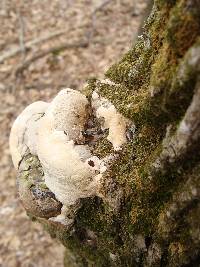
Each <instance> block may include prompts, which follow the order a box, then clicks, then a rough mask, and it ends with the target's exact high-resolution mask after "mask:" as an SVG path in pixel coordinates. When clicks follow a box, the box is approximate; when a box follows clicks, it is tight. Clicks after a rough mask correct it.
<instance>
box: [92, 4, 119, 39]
mask: <svg viewBox="0 0 200 267" xmlns="http://www.w3.org/2000/svg"><path fill="white" fill-rule="evenodd" d="M112 1H114V0H105V1H103V2H102V3H100V4H99V5H98V6H96V7H95V9H94V10H93V12H92V14H91V21H92V22H91V30H90V31H89V32H88V38H89V39H90V40H91V39H92V38H93V36H94V31H95V24H96V14H97V13H98V12H99V11H101V10H102V9H103V8H104V7H105V6H106V5H108V4H109V3H110V2H112Z"/></svg>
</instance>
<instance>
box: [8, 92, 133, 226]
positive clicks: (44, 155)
mask: <svg viewBox="0 0 200 267" xmlns="http://www.w3.org/2000/svg"><path fill="white" fill-rule="evenodd" d="M92 118H93V119H94V118H96V120H93V122H92ZM102 119H103V120H102ZM95 121H98V125H101V128H102V130H104V129H108V132H109V133H108V136H107V139H108V140H109V141H110V142H111V143H112V145H113V147H114V150H119V149H121V147H122V145H123V144H124V143H125V142H126V130H127V127H128V126H129V124H130V122H129V121H128V120H127V119H125V118H124V117H123V116H122V115H121V114H119V113H118V112H117V111H116V109H115V107H114V106H113V105H112V104H111V103H110V102H109V101H108V100H106V99H105V98H100V97H99V96H98V94H97V93H93V97H92V100H91V103H90V102H89V100H88V99H87V98H86V96H85V95H83V94H81V93H80V92H78V91H75V90H72V89H69V88H68V89H63V90H61V91H60V92H59V93H58V95H57V96H56V97H55V98H54V99H53V101H52V102H51V103H45V102H36V103H33V104H31V105H30V106H28V107H27V108H26V109H25V110H24V111H23V112H22V113H21V114H20V115H19V117H18V118H17V119H16V121H15V122H14V124H13V127H12V129H11V134H10V150H11V153H12V159H13V162H14V165H15V168H16V169H18V168H19V166H20V162H21V161H22V160H23V158H24V157H25V156H26V155H27V153H30V154H32V155H35V156H37V157H38V159H39V162H40V164H41V167H42V170H43V172H44V182H45V184H46V186H47V187H48V188H49V190H50V191H51V192H53V194H54V195H55V198H56V199H57V200H58V201H59V202H60V203H62V210H61V214H60V215H58V216H57V217H53V218H51V220H54V221H59V222H62V223H64V224H66V225H69V224H71V223H72V222H73V218H72V216H71V214H72V213H73V214H74V212H73V211H74V210H76V209H77V207H78V206H79V203H80V199H82V198H86V197H90V196H94V195H99V188H100V185H101V177H102V173H103V172H105V171H106V169H107V168H106V162H107V161H108V157H107V158H98V157H96V156H94V155H92V152H91V151H92V149H91V147H92V144H93V143H94V140H97V139H98V138H97V137H95V138H93V139H94V140H93V143H92V142H90V140H88V139H87V137H86V135H85V134H84V133H86V132H92V133H93V135H92V136H91V139H92V137H94V135H98V131H97V132H96V133H94V132H95V131H94V129H97V126H96V125H95ZM99 138H100V137H99ZM111 158H112V157H111ZM19 179H20V177H19ZM23 201H25V200H24V199H23ZM25 206H27V204H26V205H25ZM68 215H69V216H68ZM68 217H69V218H68Z"/></svg>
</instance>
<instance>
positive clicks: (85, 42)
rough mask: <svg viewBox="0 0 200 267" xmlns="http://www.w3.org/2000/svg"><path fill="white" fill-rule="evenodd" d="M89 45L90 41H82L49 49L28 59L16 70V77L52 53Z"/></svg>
mask: <svg viewBox="0 0 200 267" xmlns="http://www.w3.org/2000/svg"><path fill="white" fill-rule="evenodd" d="M88 45H89V40H88V39H87V40H82V41H79V42H75V43H71V44H70V43H68V44H66V43H65V44H61V45H58V46H55V47H51V48H48V49H46V50H43V51H41V52H39V53H37V54H35V55H33V56H32V57H30V58H28V59H27V60H25V61H24V62H23V63H22V64H20V65H19V66H18V67H17V68H16V69H15V72H14V73H15V76H18V75H19V74H21V73H22V72H23V71H24V70H25V69H26V68H28V67H29V66H30V64H31V63H33V62H34V61H36V60H38V59H40V58H42V57H44V56H46V55H48V54H51V53H58V52H60V51H62V50H65V49H74V48H81V47H82V48H85V47H87V46H88Z"/></svg>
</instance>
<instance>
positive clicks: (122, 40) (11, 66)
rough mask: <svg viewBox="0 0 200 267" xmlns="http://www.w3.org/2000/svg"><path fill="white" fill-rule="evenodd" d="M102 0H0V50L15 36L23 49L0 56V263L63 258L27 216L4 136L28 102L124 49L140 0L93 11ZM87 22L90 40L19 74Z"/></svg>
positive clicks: (75, 36) (101, 67)
mask: <svg viewBox="0 0 200 267" xmlns="http://www.w3.org/2000/svg"><path fill="white" fill-rule="evenodd" d="M102 2H104V1H103V0H98V1H97V0H93V1H88V0H85V1H83V0H77V1H72V0H68V1H67V0H52V1H49V0H43V1H41V0H32V1H28V0H21V1H20V0H1V1H0V24H1V26H0V51H1V53H0V57H1V56H2V55H3V54H4V53H5V52H6V51H10V49H14V48H15V47H18V46H19V43H20V41H19V40H20V36H21V40H22V39H24V42H23V41H21V47H22V51H21V52H20V53H19V54H18V55H17V56H14V57H10V58H9V59H7V60H5V61H4V62H3V63H1V64H0V101H1V104H0V123H1V138H0V151H1V153H0V171H1V175H0V204H1V209H0V237H1V238H0V267H18V266H20V267H21V266H22V267H34V266H37V267H46V266H48V267H53V266H57V267H60V266H63V265H62V260H63V248H62V246H61V245H60V244H58V243H57V242H56V241H55V240H52V239H51V238H50V237H49V235H48V234H47V233H45V231H44V230H43V229H42V227H41V225H39V224H37V223H33V222H31V221H30V220H29V219H28V217H27V215H26V213H25V211H24V209H23V207H22V206H21V204H20V202H19V199H18V195H17V190H16V172H15V171H14V168H13V165H12V162H11V158H10V154H9V147H8V138H9V132H10V127H11V125H12V123H13V121H14V119H15V118H16V117H17V115H18V114H19V113H20V112H21V111H22V110H23V109H24V108H25V107H26V106H27V105H28V104H30V103H32V102H34V101H36V100H39V99H41V100H47V101H48V100H50V99H51V98H52V97H53V96H54V95H55V94H56V93H57V92H58V91H59V90H60V89H61V88H63V87H70V88H73V89H78V90H81V88H82V87H83V84H84V83H85V81H86V79H88V78H91V77H94V76H96V77H99V78H101V77H103V73H104V71H105V70H106V69H107V68H108V66H110V65H111V64H112V63H113V62H115V61H116V59H118V58H119V57H120V55H122V54H123V53H124V52H125V51H127V50H128V48H129V47H130V45H131V43H132V41H133V39H134V36H135V34H136V33H137V28H138V25H139V22H140V19H141V14H142V12H143V9H144V7H145V1H144V0H143V1H142V0H138V1H135V3H136V7H135V4H134V1H133V0H118V1H110V2H109V3H108V4H107V5H105V6H104V7H103V8H102V9H100V10H99V11H98V12H96V13H94V12H93V10H94V9H95V7H97V6H99V5H100V3H102ZM135 11H137V13H138V14H139V15H138V16H135V15H134V13H135ZM92 14H93V16H92ZM92 18H93V20H92ZM92 21H93V23H92ZM92 25H93V26H92ZM91 29H92V32H93V34H92V38H91V39H90V42H89V46H88V47H85V48H72V49H66V50H63V51H57V52H56V53H49V54H48V55H46V56H44V57H42V58H40V59H38V60H36V61H34V62H32V64H30V65H29V66H28V67H26V68H25V70H24V71H23V72H21V73H18V75H16V69H17V68H18V66H19V64H22V63H23V62H24V60H26V59H27V58H29V57H32V56H33V55H35V54H37V53H38V52H39V51H44V50H45V49H48V48H50V47H54V46H57V45H59V44H64V43H74V42H76V43H77V42H80V40H82V39H83V38H84V39H85V38H87V36H88V34H89V33H91ZM59 30H66V32H65V33H63V34H62V35H60V36H57V37H55V38H52V39H49V40H48V41H43V42H42V43H40V44H38V45H35V46H34V47H33V48H32V49H31V50H30V51H26V50H25V51H24V52H23V43H27V42H29V41H31V40H34V39H37V38H38V37H41V36H46V35H48V34H49V33H53V32H56V31H59ZM22 37H23V38H22Z"/></svg>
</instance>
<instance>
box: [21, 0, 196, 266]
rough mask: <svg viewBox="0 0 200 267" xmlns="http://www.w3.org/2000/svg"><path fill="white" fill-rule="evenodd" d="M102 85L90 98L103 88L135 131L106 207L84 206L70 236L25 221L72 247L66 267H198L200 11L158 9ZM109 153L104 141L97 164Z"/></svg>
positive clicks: (187, 3) (191, 3) (107, 179)
mask: <svg viewBox="0 0 200 267" xmlns="http://www.w3.org/2000/svg"><path fill="white" fill-rule="evenodd" d="M105 76H106V77H107V78H109V79H110V80H111V81H112V82H113V83H112V84H111V83H110V84H105V83H102V82H101V81H99V80H96V79H93V80H90V81H89V83H88V86H87V87H86V88H85V92H86V94H87V95H88V97H89V96H90V94H91V92H92V91H93V90H94V89H96V88H98V90H99V92H100V94H101V96H104V97H106V98H107V99H109V100H110V101H111V102H112V103H113V104H114V105H115V106H116V107H117V108H118V110H119V111H120V112H121V113H122V114H123V115H124V116H125V117H127V118H129V119H131V120H133V121H134V123H135V125H136V131H135V133H134V134H133V136H132V139H131V141H130V142H129V143H127V145H125V147H124V148H123V150H122V151H120V152H119V153H118V157H116V159H115V161H114V162H113V163H112V165H111V166H110V168H109V170H108V171H107V172H106V174H105V175H104V177H103V182H104V187H103V189H102V190H101V191H102V192H101V194H102V196H104V197H103V199H104V201H103V200H102V199H101V198H100V197H93V198H88V199H83V200H82V206H81V208H80V209H79V210H78V211H77V214H76V220H75V223H74V225H73V226H72V228H71V229H70V230H69V229H66V228H65V227H64V226H61V225H57V224H55V223H54V222H51V221H49V220H47V219H46V218H40V217H35V216H32V214H29V215H30V216H31V218H33V219H36V220H37V221H39V222H41V223H42V224H43V225H44V226H45V228H46V229H47V230H48V231H49V233H50V234H51V236H52V237H56V238H58V239H59V240H61V242H62V243H63V245H64V246H65V247H66V255H65V266H66V267H70V266H73V267H75V266H154V267H155V266H199V265H198V264H199V262H200V216H199V214H200V1H198V0H177V1H175V0H168V1H164V0H155V1H154V6H153V9H152V12H151V14H150V16H149V17H148V19H147V21H146V24H145V27H144V31H143V34H142V35H141V36H140V37H139V38H138V41H137V43H136V44H135V45H134V47H133V48H131V49H130V51H129V52H128V53H127V54H126V55H125V56H124V57H123V58H122V59H121V61H120V62H118V63H117V64H115V65H113V66H112V67H111V68H110V69H109V70H108V71H107V73H106V74H105ZM111 149H112V148H111V146H110V144H109V143H108V142H107V141H106V140H105V139H100V140H99V141H98V144H97V145H96V147H95V148H94V154H96V155H100V156H105V155H107V154H109V153H110V150H111ZM26 160H27V158H26V157H25V158H24V159H23V160H22V162H23V161H26ZM31 164H32V163H31V162H30V165H31ZM36 165H37V164H36ZM34 168H35V167H33V169H34ZM36 168H38V166H36ZM29 169H30V167H29V168H27V171H26V176H27V175H32V174H31V173H30V172H29ZM21 175H24V174H22V173H19V176H21ZM105 199H106V200H107V201H105ZM45 201H47V200H45ZM56 207H57V206H56ZM50 210H51V209H50Z"/></svg>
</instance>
